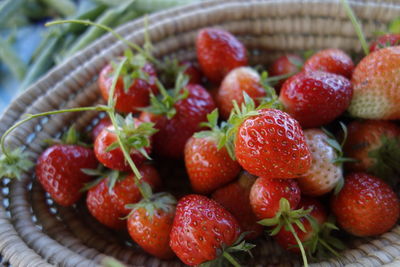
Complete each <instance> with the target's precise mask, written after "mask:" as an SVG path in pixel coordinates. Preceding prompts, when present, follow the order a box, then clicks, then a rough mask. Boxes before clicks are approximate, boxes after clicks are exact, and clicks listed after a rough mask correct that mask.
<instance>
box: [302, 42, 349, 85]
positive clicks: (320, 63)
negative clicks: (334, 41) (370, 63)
mask: <svg viewBox="0 0 400 267" xmlns="http://www.w3.org/2000/svg"><path fill="white" fill-rule="evenodd" d="M303 69H304V70H305V71H324V72H329V73H334V74H337V75H342V76H344V77H346V78H348V79H350V78H351V74H352V73H353V70H354V63H353V60H351V57H350V56H349V55H347V54H346V53H345V52H343V51H342V50H340V49H325V50H321V51H319V52H317V53H315V54H314V55H313V56H311V57H310V58H309V59H307V60H306V62H305V63H304V67H303Z"/></svg>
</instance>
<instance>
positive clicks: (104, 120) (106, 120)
mask: <svg viewBox="0 0 400 267" xmlns="http://www.w3.org/2000/svg"><path fill="white" fill-rule="evenodd" d="M110 125H111V120H110V118H109V117H104V118H102V119H101V120H100V121H99V122H98V123H97V124H96V125H95V126H94V127H93V130H92V132H91V136H92V139H93V140H96V137H97V136H98V135H99V134H100V132H101V131H102V130H103V129H104V128H107V127H108V126H110Z"/></svg>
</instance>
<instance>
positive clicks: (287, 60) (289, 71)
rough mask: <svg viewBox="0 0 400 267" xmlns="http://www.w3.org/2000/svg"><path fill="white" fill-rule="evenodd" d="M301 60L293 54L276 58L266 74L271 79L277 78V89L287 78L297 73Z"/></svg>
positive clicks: (301, 64)
mask: <svg viewBox="0 0 400 267" xmlns="http://www.w3.org/2000/svg"><path fill="white" fill-rule="evenodd" d="M303 63H304V62H303V59H302V58H301V57H300V56H298V55H295V54H286V55H283V56H281V57H279V58H277V59H276V60H275V61H274V62H273V63H272V65H271V67H270V68H269V69H268V74H269V75H270V76H271V77H274V76H277V77H281V78H282V79H280V80H279V83H278V87H279V88H280V87H281V86H282V84H283V83H284V82H285V80H286V79H287V78H289V77H290V76H292V75H294V74H296V73H297V72H299V71H300V70H301V68H302V66H303Z"/></svg>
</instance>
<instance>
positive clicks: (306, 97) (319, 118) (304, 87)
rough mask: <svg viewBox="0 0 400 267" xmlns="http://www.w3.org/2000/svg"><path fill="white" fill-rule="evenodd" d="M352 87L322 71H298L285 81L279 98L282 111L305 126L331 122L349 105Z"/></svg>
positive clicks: (347, 82)
mask: <svg viewBox="0 0 400 267" xmlns="http://www.w3.org/2000/svg"><path fill="white" fill-rule="evenodd" d="M352 94H353V89H352V87H351V83H350V81H349V80H347V79H346V78H344V77H343V76H339V75H336V74H332V73H326V72H320V71H315V72H311V71H310V72H300V73H298V74H296V75H294V76H293V77H291V78H289V79H288V80H286V82H285V83H284V84H283V86H282V88H281V92H280V95H279V99H280V100H281V102H282V104H283V105H284V107H285V111H286V112H287V113H289V114H290V115H292V116H293V117H294V118H295V119H296V120H298V121H299V123H300V125H301V126H302V127H305V128H312V127H319V126H321V125H324V124H327V123H329V122H331V121H333V120H334V119H335V118H336V117H338V116H339V115H341V114H342V113H343V112H344V111H345V110H346V109H347V107H348V106H349V104H350V101H351V97H352Z"/></svg>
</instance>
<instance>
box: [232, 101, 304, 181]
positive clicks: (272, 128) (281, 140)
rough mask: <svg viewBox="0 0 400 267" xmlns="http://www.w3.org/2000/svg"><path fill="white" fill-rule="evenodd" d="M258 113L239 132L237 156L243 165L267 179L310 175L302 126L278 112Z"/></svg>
mask: <svg viewBox="0 0 400 267" xmlns="http://www.w3.org/2000/svg"><path fill="white" fill-rule="evenodd" d="M257 113H258V115H254V116H250V117H248V118H247V119H245V120H244V121H243V122H242V123H241V124H240V126H239V128H238V132H237V135H236V139H235V154H236V158H237V161H238V162H239V164H240V165H241V166H242V167H243V168H244V169H245V170H246V171H248V172H250V173H251V174H254V175H257V176H262V177H265V178H296V177H299V176H301V175H302V174H304V173H305V172H307V170H308V169H309V168H310V165H311V153H310V151H309V149H308V147H307V144H306V140H305V138H304V134H303V131H302V129H301V127H300V125H299V123H298V122H297V121H296V120H295V119H293V118H292V117H291V116H289V115H288V114H287V113H285V112H282V111H280V110H276V109H261V110H258V111H257Z"/></svg>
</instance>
